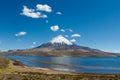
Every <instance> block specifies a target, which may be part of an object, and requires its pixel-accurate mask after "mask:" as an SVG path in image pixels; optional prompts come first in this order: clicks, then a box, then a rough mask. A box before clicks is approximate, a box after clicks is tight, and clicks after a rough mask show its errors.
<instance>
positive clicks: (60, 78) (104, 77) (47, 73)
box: [0, 60, 120, 80]
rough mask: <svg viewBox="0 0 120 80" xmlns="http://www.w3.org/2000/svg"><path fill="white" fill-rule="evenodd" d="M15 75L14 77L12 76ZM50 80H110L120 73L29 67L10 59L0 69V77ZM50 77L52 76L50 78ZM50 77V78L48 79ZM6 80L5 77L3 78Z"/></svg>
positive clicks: (119, 77)
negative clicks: (5, 65) (5, 66)
mask: <svg viewBox="0 0 120 80" xmlns="http://www.w3.org/2000/svg"><path fill="white" fill-rule="evenodd" d="M12 76H15V77H12ZM36 76H37V78H39V79H42V80H46V78H48V80H51V79H52V78H54V79H57V80H68V79H69V80H80V79H81V80H86V79H87V80H96V79H98V80H110V79H120V74H99V73H85V72H71V71H63V70H53V69H50V68H40V67H29V66H25V65H23V64H22V63H21V62H19V61H15V60H10V62H9V66H8V68H5V69H0V79H1V77H2V79H1V80H3V79H4V77H5V78H11V79H17V80H19V79H18V78H21V79H25V78H28V79H27V80H29V77H30V78H32V79H34V80H39V79H36ZM51 77H52V78H51ZM50 78H51V79H50ZM4 80H7V79H4Z"/></svg>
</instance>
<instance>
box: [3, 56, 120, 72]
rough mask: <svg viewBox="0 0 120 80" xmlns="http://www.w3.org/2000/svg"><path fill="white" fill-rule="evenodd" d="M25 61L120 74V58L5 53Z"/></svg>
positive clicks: (59, 68) (56, 67)
mask: <svg viewBox="0 0 120 80" xmlns="http://www.w3.org/2000/svg"><path fill="white" fill-rule="evenodd" d="M1 57H6V58H10V59H14V60H17V61H20V62H22V63H24V64H25V65H27V66H35V67H44V68H52V69H57V70H66V71H76V72H88V73H89V72H90V73H114V74H118V73H119V74H120V58H119V57H116V58H95V57H94V58H93V57H83V58H81V57H43V56H13V55H4V56H1Z"/></svg>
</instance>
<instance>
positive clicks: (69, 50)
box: [8, 35, 116, 57]
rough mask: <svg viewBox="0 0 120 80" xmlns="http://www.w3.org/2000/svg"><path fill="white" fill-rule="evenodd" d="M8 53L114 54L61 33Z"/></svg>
mask: <svg viewBox="0 0 120 80" xmlns="http://www.w3.org/2000/svg"><path fill="white" fill-rule="evenodd" d="M8 53H10V54H17V55H42V56H72V57H74V56H75V57H77V56H80V57H89V56H94V57H111V56H116V55H115V54H113V53H108V52H104V51H101V50H99V49H94V48H89V47H85V46H79V45H77V44H74V43H72V42H71V41H70V40H68V39H66V38H65V37H63V36H62V35H58V36H57V37H55V38H53V39H52V40H50V41H49V42H47V43H43V44H42V45H40V46H38V47H35V48H32V49H26V50H15V51H14V50H13V51H8Z"/></svg>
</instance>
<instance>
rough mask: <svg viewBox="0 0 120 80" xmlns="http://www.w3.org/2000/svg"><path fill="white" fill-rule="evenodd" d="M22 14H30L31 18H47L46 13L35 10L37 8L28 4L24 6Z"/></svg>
mask: <svg viewBox="0 0 120 80" xmlns="http://www.w3.org/2000/svg"><path fill="white" fill-rule="evenodd" d="M20 14H21V15H24V16H28V17H31V18H47V15H46V14H42V13H41V12H37V11H35V9H29V8H28V7H27V6H23V10H22V13H20Z"/></svg>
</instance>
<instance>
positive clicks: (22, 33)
mask: <svg viewBox="0 0 120 80" xmlns="http://www.w3.org/2000/svg"><path fill="white" fill-rule="evenodd" d="M26 34H27V32H19V33H17V34H15V36H24V35H26Z"/></svg>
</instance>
